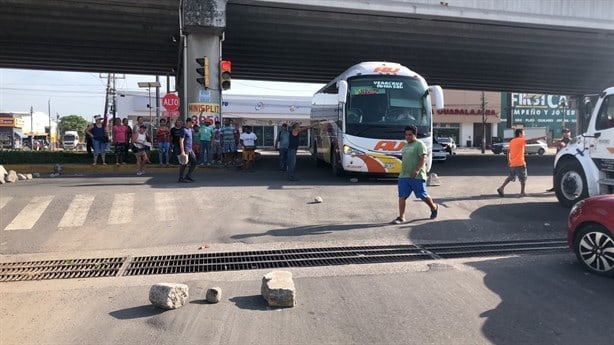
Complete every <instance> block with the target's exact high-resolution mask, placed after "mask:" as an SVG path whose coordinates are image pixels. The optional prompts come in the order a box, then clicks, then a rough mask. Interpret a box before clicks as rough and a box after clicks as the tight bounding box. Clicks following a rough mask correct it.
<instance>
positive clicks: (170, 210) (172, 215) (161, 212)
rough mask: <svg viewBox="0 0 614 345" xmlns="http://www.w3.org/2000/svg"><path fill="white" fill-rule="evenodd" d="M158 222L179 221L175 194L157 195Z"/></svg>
mask: <svg viewBox="0 0 614 345" xmlns="http://www.w3.org/2000/svg"><path fill="white" fill-rule="evenodd" d="M155 201H156V202H155V203H156V220H159V221H169V220H177V219H178V215H177V202H176V200H175V193H171V192H169V193H156V194H155Z"/></svg>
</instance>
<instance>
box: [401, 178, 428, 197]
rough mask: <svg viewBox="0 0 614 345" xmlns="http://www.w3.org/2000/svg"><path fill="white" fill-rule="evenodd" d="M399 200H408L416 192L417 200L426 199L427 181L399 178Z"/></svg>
mask: <svg viewBox="0 0 614 345" xmlns="http://www.w3.org/2000/svg"><path fill="white" fill-rule="evenodd" d="M398 188H399V198H403V199H407V198H409V196H410V195H411V193H412V192H414V195H415V196H416V198H420V199H424V198H426V197H428V196H429V195H428V194H426V181H424V180H419V179H415V178H411V177H399V183H398Z"/></svg>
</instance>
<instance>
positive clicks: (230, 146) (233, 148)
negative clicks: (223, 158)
mask: <svg viewBox="0 0 614 345" xmlns="http://www.w3.org/2000/svg"><path fill="white" fill-rule="evenodd" d="M232 152H237V144H235V142H234V141H230V142H228V141H225V142H224V153H232Z"/></svg>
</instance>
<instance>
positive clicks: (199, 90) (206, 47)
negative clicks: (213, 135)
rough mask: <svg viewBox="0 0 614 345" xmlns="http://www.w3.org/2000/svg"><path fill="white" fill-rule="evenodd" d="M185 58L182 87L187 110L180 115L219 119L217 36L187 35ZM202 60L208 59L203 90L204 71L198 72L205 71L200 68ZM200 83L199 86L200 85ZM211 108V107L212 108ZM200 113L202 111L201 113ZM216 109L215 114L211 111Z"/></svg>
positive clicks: (218, 47)
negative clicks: (206, 85) (207, 77)
mask: <svg viewBox="0 0 614 345" xmlns="http://www.w3.org/2000/svg"><path fill="white" fill-rule="evenodd" d="M187 41H188V42H187V58H186V64H187V66H184V72H185V73H186V76H185V78H186V81H187V82H186V86H187V90H184V94H185V96H184V97H187V103H188V108H187V112H185V113H184V115H185V116H186V117H187V116H190V117H193V116H197V117H200V116H201V115H203V116H206V117H213V118H215V117H217V118H218V119H219V118H220V114H221V112H220V111H219V109H221V95H220V90H221V88H220V80H219V78H217V76H218V75H219V73H220V71H219V68H220V66H219V61H220V44H221V43H220V42H221V38H220V36H218V35H216V34H213V33H200V32H196V33H190V35H188V36H187ZM205 57H206V58H207V59H208V61H209V64H208V76H209V83H208V87H206V88H205V85H204V79H205V78H206V77H205V75H206V74H207V73H206V72H207V71H202V73H203V74H201V73H199V72H200V71H199V69H204V68H206V67H205V66H204V59H205ZM201 81H203V82H201ZM213 105H215V106H213ZM202 109H206V110H205V111H204V112H202V111H201V110H202ZM215 109H217V112H215V111H214V110H215Z"/></svg>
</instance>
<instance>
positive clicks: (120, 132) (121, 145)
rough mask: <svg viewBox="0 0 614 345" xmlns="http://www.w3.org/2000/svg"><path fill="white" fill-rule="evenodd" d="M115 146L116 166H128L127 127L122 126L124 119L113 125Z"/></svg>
mask: <svg viewBox="0 0 614 345" xmlns="http://www.w3.org/2000/svg"><path fill="white" fill-rule="evenodd" d="M113 146H115V165H118V166H119V165H120V164H126V163H125V161H124V158H125V157H126V150H127V149H128V147H127V146H126V126H124V125H123V124H122V119H120V118H119V117H118V118H116V119H115V123H114V124H113Z"/></svg>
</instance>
